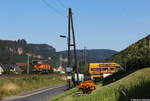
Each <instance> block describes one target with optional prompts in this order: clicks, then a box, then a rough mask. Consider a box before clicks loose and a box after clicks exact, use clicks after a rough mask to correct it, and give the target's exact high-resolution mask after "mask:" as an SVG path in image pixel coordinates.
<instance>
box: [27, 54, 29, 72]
mask: <svg viewBox="0 0 150 101" xmlns="http://www.w3.org/2000/svg"><path fill="white" fill-rule="evenodd" d="M27 74H29V54H27Z"/></svg>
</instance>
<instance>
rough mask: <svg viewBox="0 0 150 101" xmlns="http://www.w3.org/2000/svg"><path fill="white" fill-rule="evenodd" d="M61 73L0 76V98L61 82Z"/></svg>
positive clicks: (62, 77)
mask: <svg viewBox="0 0 150 101" xmlns="http://www.w3.org/2000/svg"><path fill="white" fill-rule="evenodd" d="M63 79H64V76H62V75H59V76H58V75H30V76H23V77H6V78H0V98H2V97H4V96H11V95H16V94H19V93H21V92H24V91H31V90H35V89H38V88H43V87H48V86H54V85H57V84H63V83H65V81H64V80H63Z"/></svg>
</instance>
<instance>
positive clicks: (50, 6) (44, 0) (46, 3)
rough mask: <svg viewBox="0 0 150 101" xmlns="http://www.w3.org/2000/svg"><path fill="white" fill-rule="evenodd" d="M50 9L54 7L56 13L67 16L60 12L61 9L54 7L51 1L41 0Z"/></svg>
mask: <svg viewBox="0 0 150 101" xmlns="http://www.w3.org/2000/svg"><path fill="white" fill-rule="evenodd" d="M41 1H42V2H43V3H44V4H45V5H46V6H47V7H48V8H49V9H52V10H53V11H54V12H55V13H57V14H59V15H61V16H65V15H64V14H63V13H62V12H60V11H59V10H57V9H56V8H55V7H53V6H52V5H50V3H48V2H47V1H46V0H41Z"/></svg>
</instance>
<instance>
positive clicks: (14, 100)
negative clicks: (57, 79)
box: [2, 85, 67, 101]
mask: <svg viewBox="0 0 150 101" xmlns="http://www.w3.org/2000/svg"><path fill="white" fill-rule="evenodd" d="M66 89H67V86H66V85H62V86H55V87H50V88H46V89H42V90H38V91H34V92H31V93H29V94H24V95H18V96H15V97H11V98H5V99H4V100H2V101H47V100H48V99H50V98H52V97H54V96H56V95H58V94H60V93H63V92H64V91H65V90H66Z"/></svg>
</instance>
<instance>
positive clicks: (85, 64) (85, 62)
mask: <svg viewBox="0 0 150 101" xmlns="http://www.w3.org/2000/svg"><path fill="white" fill-rule="evenodd" d="M84 66H85V67H84V70H85V68H87V67H86V66H87V61H86V46H84Z"/></svg>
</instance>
